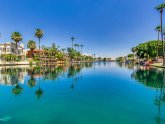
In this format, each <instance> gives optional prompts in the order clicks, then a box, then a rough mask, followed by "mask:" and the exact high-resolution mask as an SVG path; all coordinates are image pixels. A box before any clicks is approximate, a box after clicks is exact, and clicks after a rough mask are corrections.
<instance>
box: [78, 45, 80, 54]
mask: <svg viewBox="0 0 165 124" xmlns="http://www.w3.org/2000/svg"><path fill="white" fill-rule="evenodd" d="M77 48H78V52H79V51H80V50H79V48H80V45H79V44H77Z"/></svg>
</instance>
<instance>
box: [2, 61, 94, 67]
mask: <svg viewBox="0 0 165 124" xmlns="http://www.w3.org/2000/svg"><path fill="white" fill-rule="evenodd" d="M86 62H95V61H81V62H80V61H75V62H69V61H61V62H60V61H58V62H56V63H46V64H45V63H43V64H41V65H57V64H75V63H86ZM17 65H37V62H33V63H32V64H31V63H30V62H29V61H24V62H6V63H0V67H1V66H17Z"/></svg>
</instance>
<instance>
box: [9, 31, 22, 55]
mask: <svg viewBox="0 0 165 124" xmlns="http://www.w3.org/2000/svg"><path fill="white" fill-rule="evenodd" d="M22 39H23V38H22V35H21V34H20V33H19V32H13V33H12V34H11V40H13V41H14V42H15V44H16V54H18V43H19V42H20V41H22Z"/></svg>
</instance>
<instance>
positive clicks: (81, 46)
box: [80, 44, 84, 54]
mask: <svg viewBox="0 0 165 124" xmlns="http://www.w3.org/2000/svg"><path fill="white" fill-rule="evenodd" d="M83 47H84V45H82V44H81V45H80V48H81V54H82V48H83Z"/></svg>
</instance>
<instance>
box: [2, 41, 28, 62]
mask: <svg viewBox="0 0 165 124" xmlns="http://www.w3.org/2000/svg"><path fill="white" fill-rule="evenodd" d="M4 54H14V55H17V56H18V58H19V60H20V61H25V60H26V50H25V49H24V44H23V43H21V44H20V45H18V46H17V48H16V44H15V43H14V42H6V43H2V44H0V56H1V55H4ZM3 61H4V60H3V58H1V57H0V62H3Z"/></svg>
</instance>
